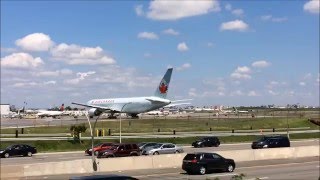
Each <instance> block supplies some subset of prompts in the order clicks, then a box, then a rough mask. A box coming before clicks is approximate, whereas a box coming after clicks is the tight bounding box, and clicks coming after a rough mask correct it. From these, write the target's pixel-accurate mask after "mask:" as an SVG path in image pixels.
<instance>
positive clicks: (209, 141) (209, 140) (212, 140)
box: [192, 137, 220, 147]
mask: <svg viewBox="0 0 320 180" xmlns="http://www.w3.org/2000/svg"><path fill="white" fill-rule="evenodd" d="M219 145H220V140H219V139H218V138H217V137H203V138H201V139H200V140H197V141H195V142H193V143H192V146H193V147H211V146H215V147H218V146H219Z"/></svg>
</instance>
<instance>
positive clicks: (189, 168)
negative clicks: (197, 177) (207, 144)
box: [182, 152, 236, 175]
mask: <svg viewBox="0 0 320 180" xmlns="http://www.w3.org/2000/svg"><path fill="white" fill-rule="evenodd" d="M235 167H236V164H235V162H234V160H233V159H226V158H224V157H222V156H220V155H219V154H216V153H201V152H199V153H191V154H187V155H186V156H185V157H184V158H183V163H182V169H183V170H185V171H186V172H187V173H188V174H193V173H198V174H201V175H203V174H206V173H207V172H210V171H214V170H222V171H227V172H233V170H234V169H235Z"/></svg>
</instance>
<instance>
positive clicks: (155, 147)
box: [153, 144, 162, 149]
mask: <svg viewBox="0 0 320 180" xmlns="http://www.w3.org/2000/svg"><path fill="white" fill-rule="evenodd" d="M161 146H162V144H156V145H154V146H153V148H154V149H157V148H160V147H161Z"/></svg>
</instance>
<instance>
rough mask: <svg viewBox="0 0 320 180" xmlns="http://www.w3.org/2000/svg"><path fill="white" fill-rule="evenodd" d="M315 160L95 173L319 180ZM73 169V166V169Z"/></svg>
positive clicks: (144, 178) (50, 179)
mask: <svg viewBox="0 0 320 180" xmlns="http://www.w3.org/2000/svg"><path fill="white" fill-rule="evenodd" d="M319 163H320V162H319V157H308V158H297V159H282V160H263V161H250V162H249V161H248V162H239V163H236V166H237V167H236V169H235V171H234V172H232V173H223V172H222V173H210V174H206V175H188V174H186V173H185V172H184V171H183V170H182V169H181V168H180V167H177V168H167V169H148V170H134V171H121V172H119V171H116V172H108V173H95V174H119V175H127V176H132V177H135V178H137V179H141V180H147V179H148V180H149V179H151V180H153V179H154V180H156V179H194V180H197V179H215V178H219V180H230V179H231V178H232V177H233V176H236V175H240V174H244V175H245V177H244V179H246V180H256V179H257V178H259V179H261V180H262V179H270V180H272V179H296V180H301V179H308V180H317V179H318V178H319ZM75 168H76V167H75ZM83 175H89V174H71V175H56V176H42V177H25V178H22V179H48V180H57V179H68V178H70V177H74V176H83Z"/></svg>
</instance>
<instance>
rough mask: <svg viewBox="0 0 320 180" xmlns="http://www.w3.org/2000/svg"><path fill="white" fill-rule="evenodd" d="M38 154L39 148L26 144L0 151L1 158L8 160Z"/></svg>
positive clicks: (15, 145)
mask: <svg viewBox="0 0 320 180" xmlns="http://www.w3.org/2000/svg"><path fill="white" fill-rule="evenodd" d="M35 153H37V148H36V147H33V146H30V145H26V144H14V145H11V146H8V147H7V148H5V149H4V150H0V156H1V157H4V158H8V157H10V156H29V157H31V156H32V155H33V154H35Z"/></svg>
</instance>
